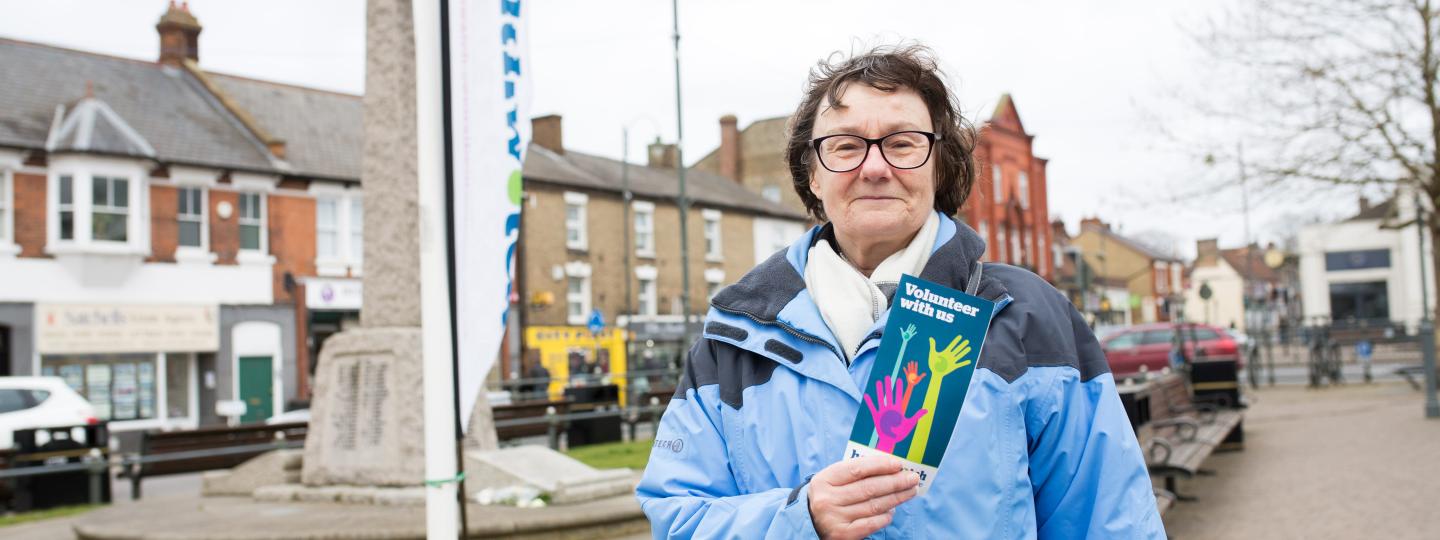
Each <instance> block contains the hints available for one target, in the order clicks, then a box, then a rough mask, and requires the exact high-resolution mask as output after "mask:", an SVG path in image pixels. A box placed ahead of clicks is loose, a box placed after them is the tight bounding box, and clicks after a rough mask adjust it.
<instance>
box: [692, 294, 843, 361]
mask: <svg viewBox="0 0 1440 540" xmlns="http://www.w3.org/2000/svg"><path fill="white" fill-rule="evenodd" d="M710 306H711V307H713V308H715V309H718V310H720V311H724V312H726V313H729V314H732V315H740V316H743V317H745V318H747V319H750V320H752V321H755V322H756V323H759V324H763V325H766V326H775V327H779V328H780V329H781V330H784V331H785V333H787V334H790V335H792V336H795V337H797V338H800V340H802V341H808V342H810V343H814V344H816V345H824V346H825V348H826V349H828V350H829V351H830V354H833V355H835V356H836V357H837V358H840V361H841V362H845V356H844V355H842V354H840V351H839V350H837V349H836V348H835V346H834V345H831V344H830V343H829V342H827V341H825V340H823V339H820V338H817V337H814V336H811V335H809V334H806V333H804V332H801V331H799V330H795V329H793V328H790V326H789V325H785V324H780V321H767V320H762V319H760V318H759V317H756V316H754V315H751V314H749V313H746V312H744V311H738V310H734V309H729V308H725V307H721V306H719V305H717V304H710ZM845 365H847V366H848V365H850V363H849V362H845Z"/></svg>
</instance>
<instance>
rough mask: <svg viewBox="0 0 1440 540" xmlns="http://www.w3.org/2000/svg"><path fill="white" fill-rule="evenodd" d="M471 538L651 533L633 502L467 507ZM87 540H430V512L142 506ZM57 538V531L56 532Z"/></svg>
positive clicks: (92, 517) (93, 517)
mask: <svg viewBox="0 0 1440 540" xmlns="http://www.w3.org/2000/svg"><path fill="white" fill-rule="evenodd" d="M467 511H468V513H469V524H470V527H469V537H471V538H492V537H502V536H503V537H510V538H562V539H564V538H615V537H623V536H627V535H633V534H637V533H641V532H644V531H646V530H648V528H649V524H648V522H647V521H646V520H645V516H644V514H643V513H642V512H641V511H640V505H639V503H637V502H636V500H635V497H634V496H633V495H624V496H618V497H609V498H606V499H601V500H597V501H592V502H588V503H581V504H573V505H558V506H550V507H546V508H515V507H510V506H479V505H469V507H468V508H467ZM73 525H74V527H73V532H74V535H73V536H69V537H64V538H70V537H73V538H79V539H82V540H180V539H189V540H262V539H264V540H292V539H293V540H349V539H422V538H425V509H424V508H423V507H406V506H374V505H356V504H343V503H334V502H315V503H306V502H286V503H268V502H256V501H255V500H253V499H251V498H248V497H206V498H197V499H190V500H174V499H172V500H166V501H154V502H150V501H140V502H136V503H133V504H128V505H125V506H115V507H110V508H105V509H101V510H96V511H94V512H91V513H89V514H86V515H84V516H81V517H79V518H77V519H75V520H74V521H73ZM52 530H53V528H52Z"/></svg>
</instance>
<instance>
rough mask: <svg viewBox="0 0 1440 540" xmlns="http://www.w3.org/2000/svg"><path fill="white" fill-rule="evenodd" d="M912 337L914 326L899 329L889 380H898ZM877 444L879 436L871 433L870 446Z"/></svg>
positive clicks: (907, 400) (908, 400)
mask: <svg viewBox="0 0 1440 540" xmlns="http://www.w3.org/2000/svg"><path fill="white" fill-rule="evenodd" d="M913 337H915V325H913V324H908V325H905V328H901V329H900V354H897V355H895V367H894V368H892V369H891V370H890V377H891V378H893V379H898V378H900V364H901V363H902V362H904V361H905V348H906V347H909V346H910V338H913ZM910 386H911V388H914V386H915V383H914V382H911V383H910ZM907 395H908V394H907ZM905 402H906V403H909V402H910V398H908V397H907V398H905ZM879 442H880V434H879V433H878V432H875V433H871V434H870V446H875V445H876V444H879Z"/></svg>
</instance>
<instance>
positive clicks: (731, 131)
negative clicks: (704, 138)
mask: <svg viewBox="0 0 1440 540" xmlns="http://www.w3.org/2000/svg"><path fill="white" fill-rule="evenodd" d="M720 176H724V177H726V178H729V179H731V180H734V181H736V182H739V181H740V127H739V126H738V125H736V119H735V115H733V114H727V115H725V116H721V117H720Z"/></svg>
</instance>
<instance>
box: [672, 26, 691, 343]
mask: <svg viewBox="0 0 1440 540" xmlns="http://www.w3.org/2000/svg"><path fill="white" fill-rule="evenodd" d="M670 7H671V13H672V14H673V18H672V19H671V23H672V25H673V27H674V30H675V170H676V171H677V175H678V176H679V179H680V199H679V200H678V201H676V204H677V205H678V206H679V207H680V309H681V311H682V312H683V314H682V316H681V321H682V325H683V326H682V328H683V329H684V335H685V338H684V342H683V343H681V346H682V347H683V349H682V350H684V351H686V352H685V353H682V354H688V351H689V350H690V340H691V336H690V212H689V208H690V200H689V199H688V198H686V196H685V150H684V149H685V122H684V118H685V115H684V114H683V109H682V108H681V106H680V2H679V0H670Z"/></svg>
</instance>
